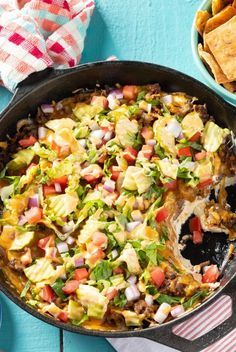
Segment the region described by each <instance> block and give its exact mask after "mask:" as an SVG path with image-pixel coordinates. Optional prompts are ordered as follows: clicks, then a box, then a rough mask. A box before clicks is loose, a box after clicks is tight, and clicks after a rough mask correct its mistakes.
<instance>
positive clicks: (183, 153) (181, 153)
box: [178, 147, 192, 157]
mask: <svg viewBox="0 0 236 352" xmlns="http://www.w3.org/2000/svg"><path fill="white" fill-rule="evenodd" d="M178 156H186V157H188V156H192V153H191V149H190V147H184V148H180V149H179V150H178Z"/></svg>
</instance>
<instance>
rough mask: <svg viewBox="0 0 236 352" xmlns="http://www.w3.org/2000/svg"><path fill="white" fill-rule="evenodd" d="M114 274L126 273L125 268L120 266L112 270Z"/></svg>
mask: <svg viewBox="0 0 236 352" xmlns="http://www.w3.org/2000/svg"><path fill="white" fill-rule="evenodd" d="M112 272H113V274H114V275H119V274H124V269H123V268H121V267H120V266H118V267H117V268H115V269H113V270H112Z"/></svg>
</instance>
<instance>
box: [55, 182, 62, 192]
mask: <svg viewBox="0 0 236 352" xmlns="http://www.w3.org/2000/svg"><path fill="white" fill-rule="evenodd" d="M54 187H55V191H56V192H57V193H61V191H62V189H61V185H60V183H54Z"/></svg>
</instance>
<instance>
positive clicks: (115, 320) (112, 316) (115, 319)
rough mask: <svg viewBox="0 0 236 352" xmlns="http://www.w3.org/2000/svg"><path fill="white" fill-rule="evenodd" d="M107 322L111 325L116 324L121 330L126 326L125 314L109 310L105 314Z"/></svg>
mask: <svg viewBox="0 0 236 352" xmlns="http://www.w3.org/2000/svg"><path fill="white" fill-rule="evenodd" d="M105 322H106V323H108V324H109V325H111V326H115V327H116V328H118V329H120V330H122V329H125V328H126V325H125V318H124V317H123V315H122V314H119V313H116V312H113V311H108V312H107V314H106V315H105Z"/></svg>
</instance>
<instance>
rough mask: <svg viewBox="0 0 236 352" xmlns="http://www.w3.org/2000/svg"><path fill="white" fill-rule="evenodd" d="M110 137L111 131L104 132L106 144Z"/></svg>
mask: <svg viewBox="0 0 236 352" xmlns="http://www.w3.org/2000/svg"><path fill="white" fill-rule="evenodd" d="M112 135H113V132H112V131H108V132H106V134H105V136H104V140H105V141H106V142H107V141H109V140H110V139H112Z"/></svg>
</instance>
